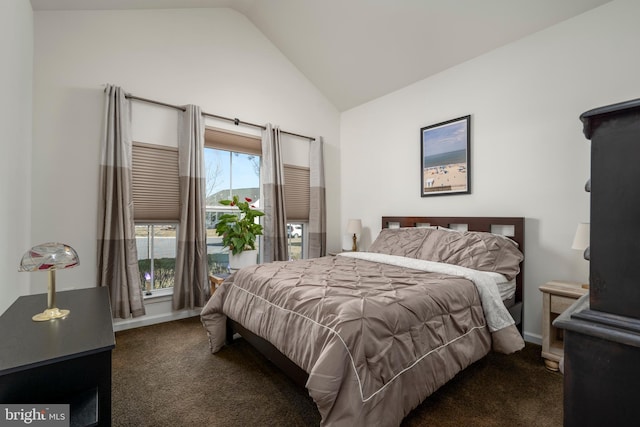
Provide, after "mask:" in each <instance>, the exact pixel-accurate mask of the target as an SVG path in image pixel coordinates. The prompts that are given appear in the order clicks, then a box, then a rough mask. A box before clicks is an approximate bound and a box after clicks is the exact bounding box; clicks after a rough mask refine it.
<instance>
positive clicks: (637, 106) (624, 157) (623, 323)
mask: <svg viewBox="0 0 640 427" xmlns="http://www.w3.org/2000/svg"><path fill="white" fill-rule="evenodd" d="M580 120H582V122H583V125H584V134H585V136H586V137H587V138H588V139H590V140H591V177H590V179H589V181H588V182H587V185H586V189H587V191H590V197H591V202H590V203H591V213H590V216H591V220H590V222H591V227H590V228H591V238H590V246H589V249H588V253H589V260H590V267H589V275H590V277H589V288H590V292H589V294H588V295H585V296H584V297H582V298H581V299H580V300H578V301H577V302H576V304H574V305H573V306H571V307H570V308H569V309H568V310H567V311H566V312H565V313H563V314H562V315H561V316H560V317H559V318H558V319H556V321H555V322H554V326H556V327H558V328H561V329H564V425H565V427H572V426H581V427H585V426H598V427H600V426H616V427H623V426H638V425H640V397H639V392H640V99H636V100H633V101H627V102H622V103H619V104H614V105H609V106H606V107H601V108H596V109H593V110H590V111H587V112H585V113H583V114H582V115H581V116H580Z"/></svg>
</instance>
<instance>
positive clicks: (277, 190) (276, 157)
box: [260, 124, 289, 262]
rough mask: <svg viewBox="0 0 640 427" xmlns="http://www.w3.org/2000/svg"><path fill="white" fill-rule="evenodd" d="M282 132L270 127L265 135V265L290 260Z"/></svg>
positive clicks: (262, 170)
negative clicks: (281, 142) (281, 146)
mask: <svg viewBox="0 0 640 427" xmlns="http://www.w3.org/2000/svg"><path fill="white" fill-rule="evenodd" d="M280 145H281V144H280V129H279V128H278V127H277V126H276V127H273V126H272V125H271V124H267V126H266V129H265V130H264V131H263V133H262V159H261V160H262V165H261V168H260V181H261V183H262V200H261V203H260V206H262V208H263V209H264V214H265V215H264V217H263V225H264V230H263V236H262V247H261V252H262V260H263V261H264V262H271V261H286V260H288V259H289V252H288V248H287V217H286V212H285V204H284V171H283V167H282V156H281V148H280Z"/></svg>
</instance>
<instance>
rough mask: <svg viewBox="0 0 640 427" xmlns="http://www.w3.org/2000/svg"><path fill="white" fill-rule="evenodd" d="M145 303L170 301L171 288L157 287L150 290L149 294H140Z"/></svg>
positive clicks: (171, 295)
mask: <svg viewBox="0 0 640 427" xmlns="http://www.w3.org/2000/svg"><path fill="white" fill-rule="evenodd" d="M142 297H143V299H144V303H145V304H149V303H155V302H163V301H170V300H171V299H172V297H173V288H165V289H158V290H155V291H152V293H151V295H147V294H145V293H143V294H142Z"/></svg>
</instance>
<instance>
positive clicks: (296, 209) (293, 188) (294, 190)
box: [283, 165, 309, 222]
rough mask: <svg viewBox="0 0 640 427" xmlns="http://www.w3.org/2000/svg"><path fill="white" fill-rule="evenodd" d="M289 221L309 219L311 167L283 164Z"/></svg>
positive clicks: (286, 209) (285, 198)
mask: <svg viewBox="0 0 640 427" xmlns="http://www.w3.org/2000/svg"><path fill="white" fill-rule="evenodd" d="M283 172H284V201H285V211H286V212H287V221H289V222H292V221H309V168H305V167H301V166H293V165H283Z"/></svg>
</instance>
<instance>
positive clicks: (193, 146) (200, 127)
mask: <svg viewBox="0 0 640 427" xmlns="http://www.w3.org/2000/svg"><path fill="white" fill-rule="evenodd" d="M178 129H179V134H178V170H179V182H180V226H179V227H178V249H177V254H176V270H175V282H174V285H173V309H174V310H179V309H183V308H191V309H192V308H195V307H203V306H204V303H205V302H206V300H207V297H208V296H209V295H208V293H209V286H208V285H207V283H208V277H207V276H208V267H207V235H206V229H205V214H206V205H205V185H206V182H205V174H204V123H203V120H202V113H201V111H200V107H198V106H195V105H187V106H186V111H185V112H184V113H183V114H181V116H180V120H179V128H178Z"/></svg>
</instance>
